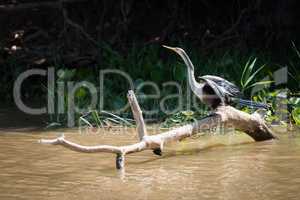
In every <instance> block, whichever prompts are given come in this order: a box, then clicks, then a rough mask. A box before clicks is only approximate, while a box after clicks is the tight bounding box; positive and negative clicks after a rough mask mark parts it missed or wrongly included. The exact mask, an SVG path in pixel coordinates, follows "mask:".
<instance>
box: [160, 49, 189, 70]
mask: <svg viewBox="0 0 300 200" xmlns="http://www.w3.org/2000/svg"><path fill="white" fill-rule="evenodd" d="M163 47H164V48H167V49H170V50H172V51H174V52H176V53H177V54H178V55H180V57H181V58H182V59H183V60H184V62H185V63H186V65H187V66H188V67H189V68H190V69H192V70H193V69H194V66H193V64H192V62H191V61H190V58H189V57H188V55H187V54H186V53H185V51H184V50H183V49H182V48H179V47H169V46H166V45H163Z"/></svg>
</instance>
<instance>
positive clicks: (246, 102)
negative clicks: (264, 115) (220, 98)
mask: <svg viewBox="0 0 300 200" xmlns="http://www.w3.org/2000/svg"><path fill="white" fill-rule="evenodd" d="M238 104H240V105H243V106H249V107H251V108H262V109H266V110H268V109H269V108H270V106H269V105H268V104H265V103H261V102H255V101H251V100H245V99H239V101H238Z"/></svg>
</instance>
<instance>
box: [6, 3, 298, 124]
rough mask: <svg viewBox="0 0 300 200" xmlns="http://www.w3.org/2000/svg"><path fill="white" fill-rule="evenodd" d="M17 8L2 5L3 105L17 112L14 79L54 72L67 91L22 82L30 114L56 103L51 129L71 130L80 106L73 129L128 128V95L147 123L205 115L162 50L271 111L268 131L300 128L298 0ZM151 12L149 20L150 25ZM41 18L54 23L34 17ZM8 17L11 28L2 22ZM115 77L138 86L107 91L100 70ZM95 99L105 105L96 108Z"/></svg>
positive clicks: (117, 82) (177, 65)
mask: <svg viewBox="0 0 300 200" xmlns="http://www.w3.org/2000/svg"><path fill="white" fill-rule="evenodd" d="M16 2H17V3H16V4H13V5H11V4H10V3H9V1H8V2H7V3H4V4H3V6H2V7H0V11H1V14H0V16H1V17H2V18H1V20H2V21H1V24H3V25H4V27H3V32H1V33H0V66H1V68H0V72H1V74H2V78H1V79H0V86H1V89H0V95H1V103H2V105H5V106H7V105H14V99H13V92H12V91H13V87H14V81H15V80H16V79H17V77H18V76H19V75H20V74H21V73H22V72H24V71H26V70H28V69H33V68H39V69H43V70H47V69H49V68H54V70H55V84H54V85H55V87H56V88H58V87H60V88H63V89H61V90H60V91H57V90H54V91H52V90H51V88H49V87H48V84H47V78H45V77H41V76H32V77H30V78H28V79H27V80H25V81H24V82H23V84H22V99H23V101H24V102H25V103H26V104H28V105H30V106H35V107H40V106H45V105H46V104H47V99H49V94H50V96H51V95H52V96H53V99H54V104H55V112H54V113H51V114H49V119H48V121H47V124H45V126H47V127H58V126H59V127H60V126H67V125H68V117H69V115H70V113H69V111H70V108H69V107H68V105H70V101H73V100H74V102H75V104H74V105H75V106H77V107H78V108H80V111H79V112H75V113H74V119H75V122H76V123H75V124H74V125H77V126H78V125H80V126H81V125H85V126H93V127H99V126H100V127H101V126H111V125H114V124H121V125H128V126H130V125H132V124H133V122H132V116H131V112H130V109H129V107H128V106H127V107H126V108H124V109H122V110H121V111H120V109H121V108H123V107H124V106H125V105H126V104H127V100H126V93H127V91H128V89H130V88H131V89H134V90H135V93H136V95H137V98H138V101H139V103H140V105H141V107H142V110H143V111H149V112H144V115H145V116H144V117H145V119H146V120H148V122H159V123H161V124H162V126H164V127H170V126H175V125H179V124H182V123H187V122H191V121H194V120H195V119H199V118H201V117H203V116H205V115H207V114H208V113H209V110H208V108H207V107H205V106H204V105H202V104H201V103H200V102H199V101H198V100H197V99H196V98H195V97H194V96H193V94H192V93H191V92H190V90H189V88H188V85H187V77H186V67H185V66H184V64H183V62H182V61H181V59H180V58H179V57H178V56H176V55H174V54H171V53H170V52H168V51H166V50H165V49H163V48H162V47H161V45H170V46H178V47H181V48H183V49H185V50H186V52H187V53H188V54H189V56H190V57H191V60H192V61H193V63H194V65H195V74H196V75H198V76H200V75H205V74H211V75H218V76H221V77H223V78H225V79H227V80H229V81H231V82H233V83H235V84H236V85H237V86H239V87H240V88H241V91H242V92H243V96H244V98H246V99H252V100H254V101H259V102H264V103H267V104H269V105H270V108H271V109H270V110H269V111H268V112H267V114H266V119H267V121H268V122H269V123H276V124H283V125H287V124H289V123H293V124H297V125H300V94H299V91H300V86H299V80H300V68H299V65H300V53H299V50H298V48H300V45H299V41H298V38H297V35H298V34H297V31H295V30H294V27H296V26H297V23H298V20H297V19H298V18H297V16H296V14H295V13H294V12H292V11H293V10H294V8H295V6H294V3H293V1H289V2H286V3H282V2H281V1H276V2H274V1H272V2H271V1H264V2H261V1H255V2H256V3H253V2H252V1H230V2H227V3H214V2H206V1H205V2H204V1H203V2H202V1H199V2H196V1H185V2H181V1H172V2H165V3H163V4H159V5H158V4H157V3H155V2H151V3H150V2H148V1H140V2H138V1H126V2H123V1H122V3H118V4H114V3H113V2H107V1H91V2H89V3H87V2H86V1H84V0H83V1H74V2H73V1H68V2H65V3H62V5H60V6H58V3H57V2H56V1H53V5H54V6H49V5H50V4H51V2H52V1H49V2H50V3H49V4H47V5H48V6H49V7H47V5H42V4H40V3H39V2H38V1H34V0H31V1H30V4H28V5H27V4H26V3H28V2H29V1H28V2H23V1H16ZM268 2H269V3H268ZM22 5H27V6H22ZM51 5H52V4H51ZM145 5H147V6H145ZM30 6H31V7H33V8H31V7H30ZM196 8H197V9H196ZM33 10H35V11H33ZM154 11H155V12H154ZM283 11H284V12H283ZM24 13H26V14H24ZM145 13H147V15H149V16H148V17H144V16H145ZM42 14H44V15H46V16H48V18H46V19H44V20H41V19H39V17H36V16H41V15H42ZM12 16H13V17H12ZM274 16H277V17H276V18H275V17H274ZM6 18H10V19H11V20H12V21H10V23H4V21H3V20H4V19H6ZM54 19H55V20H54ZM95 19H98V20H95ZM280 19H286V20H280ZM158 21H159V23H157V22H158ZM25 24H26V25H25ZM27 25H28V26H27ZM285 27H288V28H285ZM108 69H109V70H118V72H123V73H125V74H126V75H128V76H129V77H130V79H131V80H132V85H130V83H129V82H128V80H126V78H124V76H122V75H120V74H108V75H107V76H106V77H105V78H104V79H103V83H101V80H100V79H101V77H100V76H101V71H103V70H108ZM69 82H72V83H74V84H76V83H80V82H84V83H83V85H82V86H83V87H79V88H78V89H76V91H73V92H74V93H73V94H72V95H73V97H74V99H70V98H68V97H69V95H70V90H69V88H68V83H69ZM170 82H172V84H167V83H170ZM87 83H91V84H92V85H94V86H95V89H96V94H91V92H90V91H89V90H88V89H87V88H86V87H85V85H84V84H87ZM145 83H147V84H146V85H145ZM143 84H144V86H142V85H143ZM177 86H179V88H178V87H177ZM158 91H159V95H158ZM93 95H96V96H97V97H98V99H97V102H98V103H97V105H96V106H94V107H92V108H91V107H90V104H91V99H92V96H93ZM149 95H152V96H149ZM58 97H61V98H58ZM166 97H169V98H166ZM101 99H102V101H101ZM48 103H49V102H48ZM58 105H60V108H58ZM237 106H238V105H237ZM241 109H243V110H244V111H245V112H253V110H251V109H250V108H247V107H244V108H241ZM150 111H151V112H150ZM166 111H167V112H166Z"/></svg>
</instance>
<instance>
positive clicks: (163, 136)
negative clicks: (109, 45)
mask: <svg viewBox="0 0 300 200" xmlns="http://www.w3.org/2000/svg"><path fill="white" fill-rule="evenodd" d="M127 98H128V101H129V104H130V106H131V109H132V112H133V116H134V119H135V121H136V125H137V132H138V136H139V140H140V141H139V142H138V143H135V144H131V145H127V146H111V145H99V146H82V145H79V144H76V143H73V142H70V141H68V140H66V139H65V138H64V136H61V137H58V138H56V139H52V140H45V139H42V140H40V141H39V142H40V143H42V144H59V145H62V146H64V147H66V148H69V149H72V150H75V151H79V152H84V153H93V152H107V153H115V154H116V155H117V157H116V167H117V169H122V168H124V161H125V155H126V154H130V153H135V152H139V151H143V150H147V149H149V150H153V152H154V153H155V154H157V155H161V152H162V150H163V145H164V144H165V143H167V142H171V141H179V140H182V139H184V138H187V137H190V136H192V135H195V134H197V133H199V132H200V131H205V130H211V129H215V128H216V127H217V126H218V125H220V124H222V125H224V126H225V127H231V128H235V129H238V130H241V131H244V132H245V133H246V134H248V135H249V136H250V137H252V138H253V139H254V140H255V141H263V140H269V139H275V138H276V137H275V136H274V135H273V133H272V131H271V130H270V129H269V128H268V127H267V125H266V124H265V123H264V121H263V119H262V118H261V117H260V116H259V115H258V114H257V113H255V114H252V115H250V114H247V113H245V112H242V111H239V110H237V109H235V108H233V107H231V106H220V107H218V108H217V109H216V111H215V112H214V113H213V114H211V115H209V116H207V117H205V118H203V119H201V120H199V121H197V122H194V123H192V124H188V125H185V126H181V127H179V128H176V129H173V130H170V131H167V132H164V133H160V134H157V135H148V134H147V131H146V126H145V123H144V119H143V116H142V111H141V109H140V107H139V104H138V102H137V99H136V97H135V94H134V92H133V91H129V92H128V95H127Z"/></svg>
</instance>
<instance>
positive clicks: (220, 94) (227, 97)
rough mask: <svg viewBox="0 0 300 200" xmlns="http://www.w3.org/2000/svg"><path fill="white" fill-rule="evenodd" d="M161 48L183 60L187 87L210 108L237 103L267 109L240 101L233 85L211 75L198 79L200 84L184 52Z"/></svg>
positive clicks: (236, 89) (176, 49)
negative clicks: (186, 75)
mask: <svg viewBox="0 0 300 200" xmlns="http://www.w3.org/2000/svg"><path fill="white" fill-rule="evenodd" d="M163 47H165V48H167V49H170V50H172V51H175V52H176V53H177V54H179V55H180V57H181V58H182V59H183V61H184V63H185V64H186V66H187V71H188V81H189V85H190V87H191V89H192V91H193V92H194V94H195V95H196V96H197V97H198V98H199V99H200V100H201V101H202V102H203V103H204V104H206V105H208V106H209V107H210V108H212V109H215V108H216V107H218V106H219V105H229V104H231V103H239V104H241V105H245V106H250V107H254V108H263V109H268V108H269V106H268V105H266V104H264V103H258V102H253V101H250V100H244V99H241V98H240V96H241V92H240V90H239V88H238V87H237V86H236V85H234V84H233V83H231V82H229V81H227V80H225V79H223V78H221V77H218V76H212V75H205V76H201V77H199V78H200V80H201V82H199V83H198V82H197V81H196V79H195V74H194V65H193V63H192V61H191V60H190V58H189V56H188V55H187V54H186V53H185V51H184V50H183V49H181V48H178V47H169V46H165V45H163Z"/></svg>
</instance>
